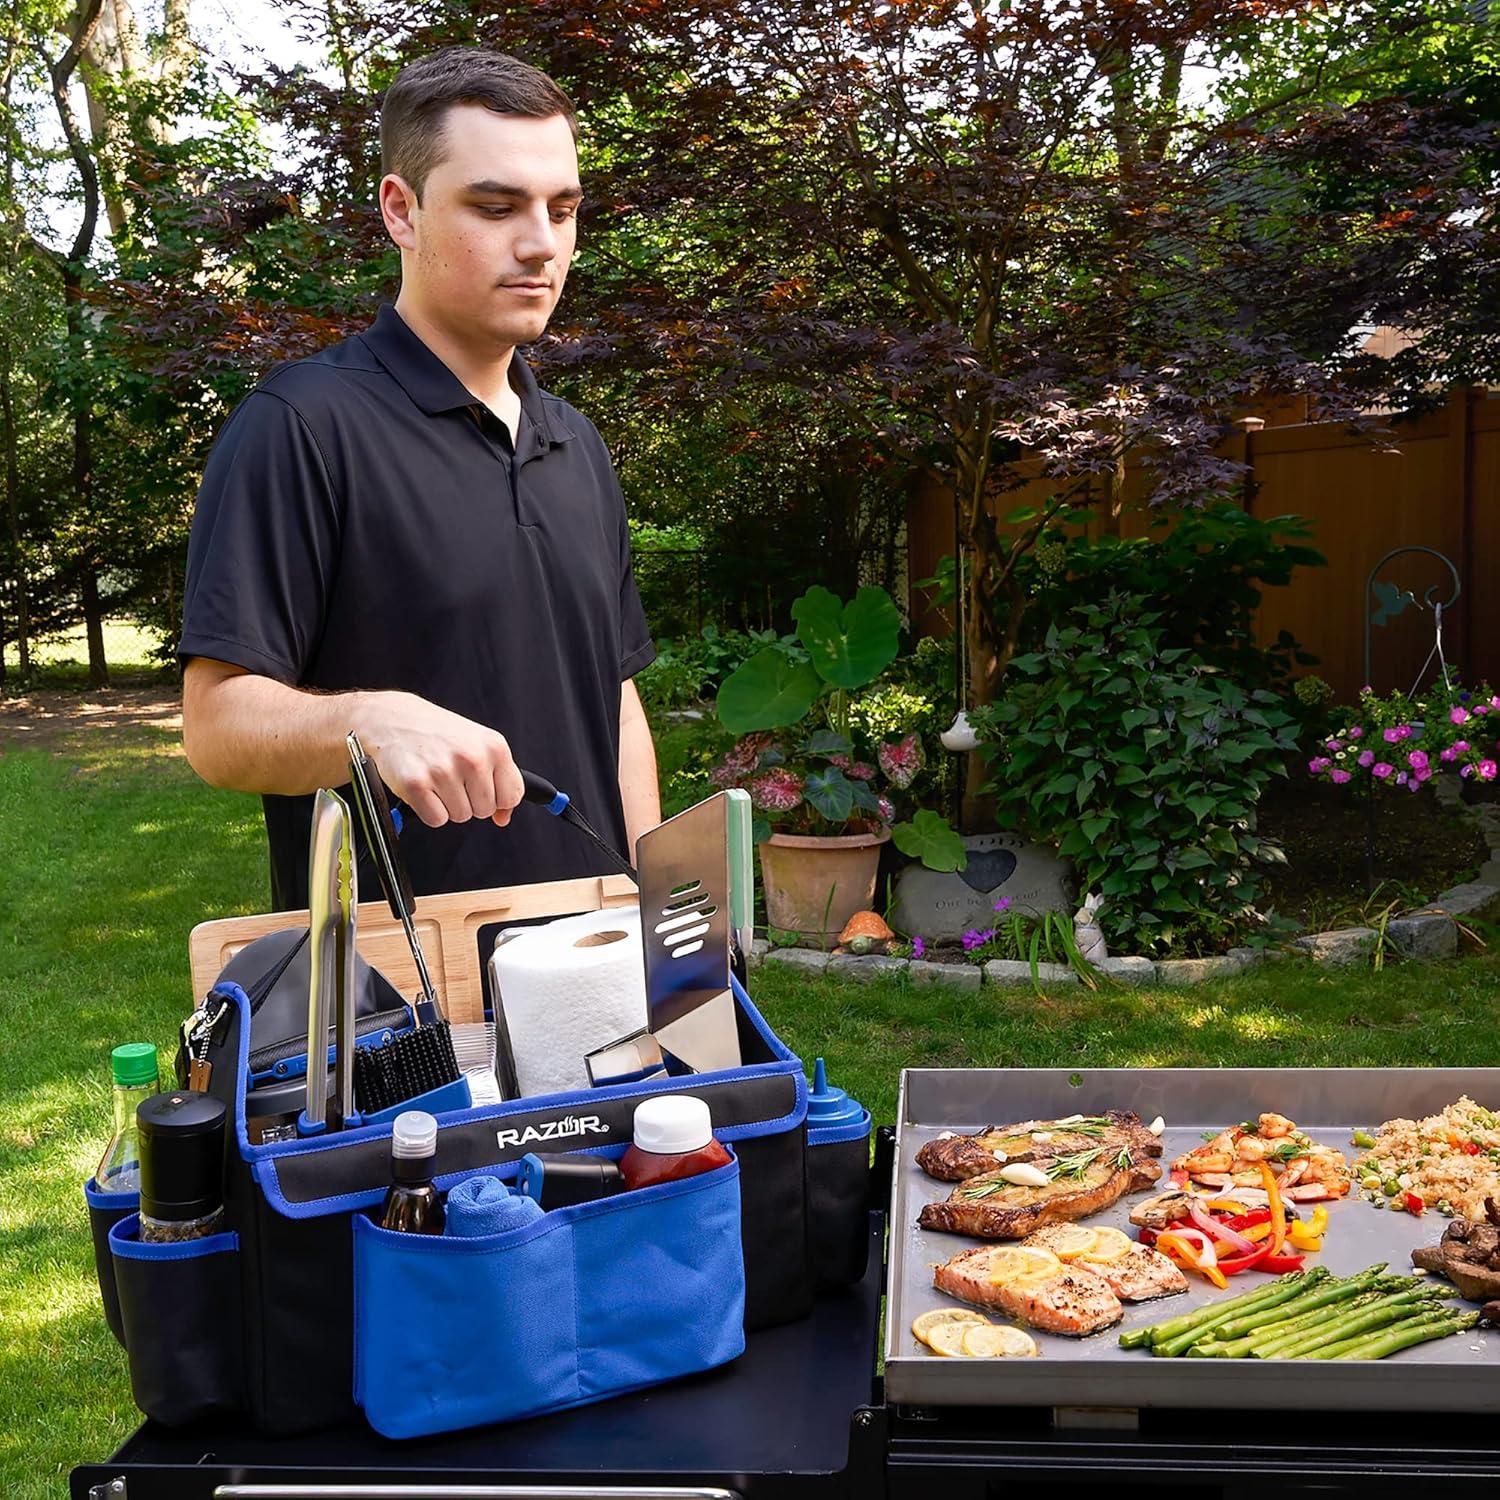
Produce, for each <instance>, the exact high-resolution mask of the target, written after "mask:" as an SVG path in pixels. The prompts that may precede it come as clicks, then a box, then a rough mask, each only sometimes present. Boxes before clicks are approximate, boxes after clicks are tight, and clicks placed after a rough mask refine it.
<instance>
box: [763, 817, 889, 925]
mask: <svg viewBox="0 0 1500 1500" xmlns="http://www.w3.org/2000/svg"><path fill="white" fill-rule="evenodd" d="M890 836H891V831H890V829H889V828H885V829H882V830H881V831H880V832H879V833H841V834H801V833H773V834H772V835H771V837H770V838H768V839H767V840H766V841H765V842H764V843H762V844H761V845H760V876H761V881H762V883H763V885H764V887H765V892H766V920H767V921H768V922H769V923H770V924H771V926H772V927H780V928H783V929H788V930H790V931H793V932H798V933H801V934H802V936H803V937H809V938H820V939H822V940H824V941H826V942H827V943H828V945H829V946H830V947H831V946H832V945H833V944H834V942H836V941H837V939H838V935H839V933H840V932H842V931H843V930H844V923H845V922H847V921H848V920H849V918H850V917H852V916H853V915H854V913H855V912H857V911H863V910H865V908H866V907H868V906H870V904H871V903H872V902H873V901H874V899H875V876H876V872H877V870H878V869H879V866H880V846H881V845H882V844H884V843H885V842H887V840H889V838H890ZM830 891H831V892H832V899H831V900H830V898H829V893H830Z"/></svg>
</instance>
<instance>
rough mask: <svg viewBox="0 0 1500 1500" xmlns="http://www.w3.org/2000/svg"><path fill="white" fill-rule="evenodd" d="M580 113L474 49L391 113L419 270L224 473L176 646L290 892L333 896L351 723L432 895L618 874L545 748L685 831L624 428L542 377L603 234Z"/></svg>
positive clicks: (547, 86) (222, 441) (202, 765)
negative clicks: (622, 446) (659, 740)
mask: <svg viewBox="0 0 1500 1500" xmlns="http://www.w3.org/2000/svg"><path fill="white" fill-rule="evenodd" d="M576 134H577V124H576V120H575V118H574V113H573V107H572V105H571V103H570V102H569V100H568V97H567V95H565V94H564V93H563V92H562V90H561V89H559V88H558V86H557V85H556V84H555V83H554V82H553V81H552V80H551V79H550V78H548V77H547V75H546V74H544V73H541V72H539V71H537V70H536V69H535V68H531V67H528V66H527V65H526V64H524V63H521V62H519V61H517V60H516V59H515V58H511V57H505V56H502V55H500V54H497V53H493V52H486V51H482V50H479V49H472V48H456V47H455V48H447V49H444V50H443V51H440V52H437V53H434V54H432V55H431V56H428V57H425V58H423V59H421V60H419V61H417V62H414V63H413V64H411V65H410V66H409V67H407V68H406V69H404V70H403V71H402V73H401V74H400V76H399V77H398V78H397V79H396V81H395V82H394V84H392V86H391V88H390V91H389V92H388V94H387V95H386V99H385V102H384V105H383V107H382V110H381V124H380V143H381V159H382V167H383V170H384V173H385V175H384V177H383V178H382V180H381V184H380V211H381V214H382V216H383V218H384V221H385V226H386V229H387V230H388V231H389V233H390V236H391V238H392V239H393V240H394V241H395V242H396V244H397V245H398V246H400V249H401V290H400V295H399V296H398V297H397V299H396V302H395V305H394V307H392V306H389V305H388V306H384V307H382V308H381V309H380V313H379V316H378V317H377V318H376V319H375V322H374V324H373V325H372V326H371V327H370V328H369V329H367V330H366V331H365V332H364V333H361V334H357V335H355V336H354V337H352V338H349V339H346V340H344V341H343V342H342V343H340V344H337V345H335V346H334V347H332V348H330V349H327V350H325V351H323V352H322V353H320V354H316V355H314V356H312V357H311V358H309V359H304V360H299V361H296V362H295V363H292V364H288V365H283V366H281V367H280V368H278V369H277V370H275V371H273V372H272V373H271V374H270V375H268V376H267V377H266V379H265V380H263V381H262V382H261V383H260V385H259V386H257V387H256V389H255V390H254V391H252V392H251V393H250V395H249V396H247V397H246V399H245V400H244V401H243V402H242V403H241V404H240V406H239V407H238V408H237V409H236V410H235V412H234V413H233V414H232V415H231V416H230V418H229V421H228V422H227V423H226V424H225V426H224V429H223V431H222V432H221V433H220V434H219V436H218V439H217V441H216V442H215V445H214V449H213V452H212V454H211V456H210V458H209V462H208V467H207V469H206V471H205V473H204V477H203V484H202V488H201V490H200V492H199V497H198V509H197V513H196V515H195V517H194V520H193V530H192V538H191V542H190V544H189V549H188V574H187V588H186V591H185V599H184V608H183V614H184V618H183V631H182V639H181V641H180V643H179V645H178V653H179V656H180V658H181V659H182V660H183V662H184V663H185V673H186V675H185V680H184V691H183V739H184V744H185V748H186V751H187V756H188V760H189V761H190V762H191V764H192V766H193V768H194V769H195V770H196V771H197V772H198V774H199V775H200V776H202V777H203V778H204V779H205V780H206V781H209V782H210V783H212V784H213V785H215V786H223V787H231V788H235V789H237V790H240V791H252V792H259V793H261V794H262V795H263V797H264V804H265V818H266V829H267V833H268V835H269V839H270V846H271V886H272V899H273V903H274V905H275V906H276V907H277V908H278V909H287V908H293V907H299V906H304V905H306V902H307V835H308V829H309V822H310V815H311V802H312V798H311V795H310V794H311V793H312V792H313V791H315V790H316V789H317V788H318V787H320V786H338V785H341V784H343V783H344V782H346V781H347V780H348V769H347V756H346V751H345V744H344V739H345V736H346V735H347V734H348V732H349V731H350V730H351V729H353V730H355V731H357V732H358V734H359V737H360V740H361V741H362V743H363V745H364V747H365V750H366V752H367V753H368V754H369V755H370V756H371V758H372V759H373V760H374V762H375V764H376V766H377V767H378V768H379V770H380V774H381V776H382V777H383V778H384V779H385V781H386V783H387V784H388V785H389V786H390V787H391V789H392V790H393V792H394V794H395V795H396V796H397V797H399V798H400V799H401V800H402V801H403V802H405V803H406V804H407V805H408V806H409V807H410V808H411V810H412V811H413V812H414V813H415V814H416V816H415V817H414V818H408V819H407V820H406V828H405V832H404V834H403V837H402V849H403V853H404V855H405V857H406V860H407V863H408V864H409V866H410V868H411V874H412V882H413V885H414V886H415V888H416V890H417V891H418V893H419V894H425V893H429V892H434V891H451V890H467V889H474V888H482V887H485V886H491V885H505V884H513V883H519V882H526V881H535V880H552V879H563V878H568V877H571V876H579V875H586V874H595V873H602V872H603V870H605V869H606V868H607V866H606V865H605V864H603V862H602V861H601V858H600V856H599V855H598V853H597V852H596V851H595V850H594V849H593V848H592V846H591V845H590V844H589V843H588V842H587V841H585V840H584V839H582V838H581V837H580V836H579V835H578V834H577V833H576V831H575V830H573V829H571V828H569V827H567V826H566V825H564V824H562V823H560V822H558V821H557V820H556V819H554V818H552V817H550V816H548V814H547V813H546V812H545V810H543V809H541V808H537V807H535V806H532V805H530V804H524V805H522V804H521V777H520V774H519V771H518V769H517V768H518V766H524V767H526V768H528V769H530V770H534V771H537V772H539V773H540V774H541V775H543V776H545V777H547V778H548V779H549V780H551V781H552V782H553V783H554V784H555V785H557V786H558V787H560V788H562V789H563V790H564V791H566V792H568V793H569V794H571V795H572V797H573V798H574V800H575V801H576V803H577V805H578V807H579V810H580V811H581V812H582V813H583V815H584V816H585V817H586V818H588V819H589V821H590V822H591V823H593V825H594V826H595V827H596V828H597V829H598V830H599V832H600V834H601V835H602V836H603V837H604V838H605V839H606V840H607V841H608V842H610V843H612V844H613V845H614V846H615V847H616V848H618V849H621V850H629V849H633V848H634V842H635V839H636V837H637V836H638V835H640V834H641V833H642V832H644V831H645V830H646V829H648V828H650V827H653V826H654V825H655V824H656V823H657V822H659V821H660V816H661V814H660V804H659V800H658V792H657V781H656V760H655V755H654V752H653V750H652V743H651V735H650V730H649V728H648V726H647V723H646V719H645V716H644V714H643V712H642V709H641V703H640V698H639V696H638V694H637V692H636V689H635V686H634V684H633V683H632V682H631V681H630V680H629V679H630V678H631V677H632V676H633V674H634V673H636V672H638V671H639V670H640V669H641V668H642V667H644V666H645V665H646V664H647V663H648V662H650V661H651V660H652V658H653V657H654V656H655V650H654V648H653V646H652V643H651V637H650V634H649V632H648V630H647V627H646V621H645V617H644V614H643V612H642V609H641V603H640V598H639V595H638V594H637V592H636V587H635V582H634V577H633V575H632V572H631V566H630V541H629V532H628V529H627V526H626V520H625V510H624V504H623V501H622V498H621V495H620V489H619V485H618V483H617V482H616V479H615V476H614V471H613V469H612V467H611V464H610V460H609V454H608V452H607V451H606V449H605V447H604V443H603V441H602V440H601V439H600V437H599V434H598V432H597V431H596V430H595V428H594V427H593V425H592V423H590V422H589V421H588V420H587V419H586V418H584V417H583V416H581V415H580V414H579V413H578V412H576V411H575V410H574V409H573V408H572V407H571V406H569V405H568V404H567V403H566V402H564V401H560V400H558V399H557V398H556V397H554V396H550V395H547V394H545V393H543V392H542V391H540V390H539V389H538V388H537V384H536V381H535V379H534V378H533V376H532V374H531V371H530V370H529V368H528V367H527V365H526V362H525V360H524V359H523V358H521V357H519V356H517V354H516V346H517V345H521V344H528V343H531V342H532V341H534V340H535V339H537V338H538V337H540V335H541V333H542V331H543V330H544V329H545V328H546V326H547V320H548V318H549V317H550V316H551V313H552V310H553V308H554V307H555V306H556V305H557V300H558V297H559V295H560V293H561V292H562V287H563V282H564V279H565V278H566V276H567V272H568V264H569V261H570V260H571V259H572V255H573V249H574V241H575V237H576V229H577V224H576V217H575V216H576V214H577V210H578V205H579V202H580V200H581V198H582V192H581V190H580V188H579V184H578V157H577V150H576Z"/></svg>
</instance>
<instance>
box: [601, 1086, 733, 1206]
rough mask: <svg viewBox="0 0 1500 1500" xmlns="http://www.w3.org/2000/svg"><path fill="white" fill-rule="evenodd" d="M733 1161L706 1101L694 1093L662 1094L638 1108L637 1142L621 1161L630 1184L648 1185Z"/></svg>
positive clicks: (624, 1175)
mask: <svg viewBox="0 0 1500 1500" xmlns="http://www.w3.org/2000/svg"><path fill="white" fill-rule="evenodd" d="M731 1160H733V1158H732V1157H731V1156H730V1155H729V1153H728V1152H727V1151H726V1150H725V1149H724V1148H723V1147H722V1146H721V1145H720V1144H719V1143H718V1142H717V1141H716V1140H715V1139H714V1133H713V1121H712V1120H711V1119H710V1118H709V1113H708V1105H707V1104H705V1103H704V1102H703V1100H701V1099H698V1098H695V1097H694V1096H693V1095H691V1094H658V1095H657V1096H656V1097H655V1098H653V1099H647V1100H645V1101H643V1102H642V1103H641V1104H639V1105H637V1106H636V1111H635V1142H634V1144H633V1145H632V1146H631V1147H630V1148H629V1150H627V1151H626V1153H625V1155H624V1156H623V1157H622V1158H621V1159H620V1173H621V1175H622V1176H623V1177H624V1179H625V1186H626V1187H627V1188H643V1187H651V1186H652V1185H653V1184H654V1183H658V1182H675V1181H677V1179H678V1178H680V1177H696V1176H697V1175H698V1173H699V1172H711V1171H713V1169H714V1168H715V1167H722V1166H726V1165H727V1164H728V1163H729V1162H730V1161H731Z"/></svg>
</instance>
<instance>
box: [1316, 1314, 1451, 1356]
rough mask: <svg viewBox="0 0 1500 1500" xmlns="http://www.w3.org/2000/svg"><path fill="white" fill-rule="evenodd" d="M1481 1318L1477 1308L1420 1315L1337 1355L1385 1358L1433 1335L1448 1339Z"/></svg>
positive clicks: (1420, 1342)
mask: <svg viewBox="0 0 1500 1500" xmlns="http://www.w3.org/2000/svg"><path fill="white" fill-rule="evenodd" d="M1478 1322H1479V1314H1478V1313H1477V1312H1471V1313H1460V1314H1456V1315H1452V1316H1449V1317H1447V1318H1440V1319H1431V1318H1418V1319H1414V1320H1413V1321H1412V1322H1410V1323H1402V1324H1398V1325H1397V1326H1396V1327H1394V1328H1383V1329H1381V1331H1380V1332H1379V1333H1376V1334H1373V1335H1371V1336H1370V1337H1369V1338H1367V1339H1363V1340H1360V1341H1358V1342H1356V1343H1355V1344H1354V1346H1353V1347H1352V1348H1346V1349H1345V1350H1344V1352H1343V1353H1342V1354H1336V1355H1335V1356H1334V1358H1335V1359H1384V1358H1385V1357H1386V1355H1388V1354H1396V1353H1399V1352H1400V1351H1401V1350H1402V1349H1410V1348H1411V1347H1412V1346H1413V1345H1414V1344H1425V1343H1427V1342H1428V1341H1429V1340H1431V1339H1444V1338H1447V1337H1448V1336H1449V1335H1450V1334H1455V1333H1465V1332H1467V1331H1468V1330H1469V1329H1470V1328H1473V1327H1474V1325H1475V1324H1476V1323H1478Z"/></svg>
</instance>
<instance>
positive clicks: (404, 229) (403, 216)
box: [380, 172, 421, 250]
mask: <svg viewBox="0 0 1500 1500" xmlns="http://www.w3.org/2000/svg"><path fill="white" fill-rule="evenodd" d="M420 207H421V205H420V204H419V203H418V202H417V194H416V189H415V188H413V187H412V186H411V184H410V183H409V182H407V180H406V179H405V178H404V177H398V176H396V174H395V173H394V172H389V173H387V174H386V175H385V176H384V177H382V178H381V179H380V217H381V218H382V219H384V220H385V230H386V233H387V234H388V235H390V237H391V238H392V239H393V240H395V242H396V243H397V244H398V245H399V246H400V247H401V248H402V249H403V250H415V249H416V248H417V231H416V227H415V225H414V224H413V222H412V220H413V216H414V215H415V213H416V211H417V210H418V209H419V208H420Z"/></svg>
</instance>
